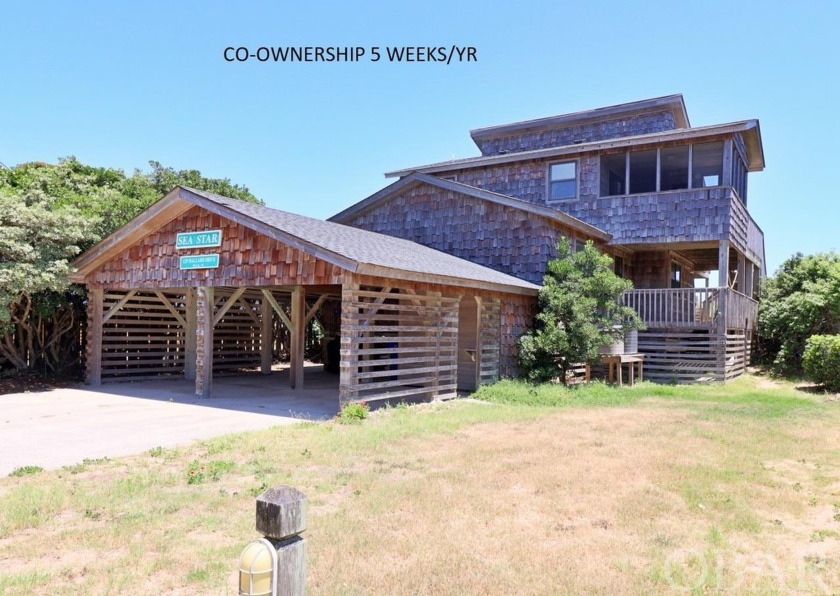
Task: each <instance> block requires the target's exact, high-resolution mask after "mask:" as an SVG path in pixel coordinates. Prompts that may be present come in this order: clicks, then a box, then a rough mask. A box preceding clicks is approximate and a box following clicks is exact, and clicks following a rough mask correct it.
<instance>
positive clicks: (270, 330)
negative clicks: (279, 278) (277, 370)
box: [260, 296, 274, 375]
mask: <svg viewBox="0 0 840 596" xmlns="http://www.w3.org/2000/svg"><path fill="white" fill-rule="evenodd" d="M260 321H261V323H262V325H261V330H260V372H261V373H262V374H264V375H268V374H271V355H272V347H273V346H274V325H273V321H272V320H271V304H269V302H268V300H266V298H265V296H263V298H262V300H261V304H260Z"/></svg>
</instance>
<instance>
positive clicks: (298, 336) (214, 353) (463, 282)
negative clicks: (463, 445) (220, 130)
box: [72, 187, 538, 401]
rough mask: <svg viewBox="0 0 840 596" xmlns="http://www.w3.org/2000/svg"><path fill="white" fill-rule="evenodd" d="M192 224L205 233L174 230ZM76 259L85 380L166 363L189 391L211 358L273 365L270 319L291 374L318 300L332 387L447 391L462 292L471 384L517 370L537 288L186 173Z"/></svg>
mask: <svg viewBox="0 0 840 596" xmlns="http://www.w3.org/2000/svg"><path fill="white" fill-rule="evenodd" d="M216 234H217V236H218V237H216V236H215V235H216ZM195 235H200V238H199V240H206V239H209V240H210V242H204V241H202V242H197V243H195V244H191V243H189V242H187V241H186V240H185V237H187V240H189V236H195ZM74 265H75V267H76V268H77V270H76V272H75V273H74V275H73V277H72V279H73V281H75V282H77V283H83V284H85V285H87V287H88V291H89V301H88V332H87V338H88V340H87V382H88V383H90V384H92V385H97V384H99V383H101V382H103V381H108V380H120V379H136V378H144V377H146V376H151V375H157V374H166V373H170V374H178V375H183V376H184V377H186V378H187V379H193V378H194V379H195V387H196V394H197V395H200V396H210V395H212V383H213V376H214V370H215V372H216V374H219V371H221V370H223V367H226V366H227V367H232V368H238V367H243V366H245V365H248V366H252V367H255V368H256V367H258V368H259V369H260V370H261V372H263V373H268V372H270V370H271V357H272V352H271V346H272V343H273V337H272V333H273V332H272V330H273V329H275V328H276V324H277V321H280V323H282V325H283V326H285V327H286V328H288V330H289V338H290V341H289V347H288V351H289V354H290V360H291V364H290V375H289V379H290V385H291V387H292V388H295V389H300V388H302V387H303V363H304V330H305V329H306V326H307V324H308V322H309V321H310V320H311V319H312V318H313V317H315V316H318V314H319V313H320V314H321V315H322V316H323V315H329V316H328V317H327V318H330V317H331V318H332V323H331V325H332V329H334V330H335V333H336V337H340V382H339V394H340V397H341V399H342V401H353V400H375V399H386V398H403V397H407V396H417V395H421V396H427V397H431V398H441V397H447V396H451V395H454V394H455V391H456V389H457V387H458V383H457V378H458V376H459V375H458V367H459V361H461V362H462V363H461V364H460V366H461V367H462V372H463V366H464V364H463V362H464V361H466V360H467V359H465V358H464V357H463V354H461V355H460V357H459V350H462V349H463V348H462V346H463V345H464V342H463V341H459V339H460V340H463V337H460V338H459V324H460V321H459V305H460V304H461V301H462V300H463V299H467V300H470V301H474V302H475V303H476V304H478V305H479V308H478V311H471V312H474V314H472V316H475V317H477V319H476V322H474V324H471V325H469V326H468V327H469V328H470V329H472V330H473V331H471V333H475V334H476V340H475V342H473V343H475V344H476V346H477V347H476V348H474V351H475V354H474V355H472V356H471V357H472V360H471V362H475V363H476V364H475V371H476V372H475V377H476V385H477V384H480V383H481V382H487V381H489V380H492V379H495V378H498V377H499V376H500V375H511V374H514V372H515V352H514V350H515V347H514V344H515V340H516V338H517V337H518V335H519V334H521V333H522V332H523V331H524V330H525V329H526V328H527V326H528V325H529V324H530V317H531V313H532V309H533V306H534V303H535V296H536V294H537V291H538V287H537V286H535V285H533V284H531V283H528V282H525V281H522V280H520V279H517V278H514V277H511V276H508V275H505V274H503V273H499V272H497V271H494V270H492V269H488V268H486V267H483V266H480V265H477V264H474V263H471V262H469V261H465V260H463V259H459V258H457V257H454V256H451V255H447V254H445V253H442V252H439V251H436V250H433V249H430V248H427V247H424V246H421V245H418V244H416V243H413V242H410V241H407V240H402V239H398V238H393V237H390V236H385V235H382V234H377V233H373V232H367V231H364V230H359V229H356V228H350V227H347V226H343V225H341V224H336V223H332V222H324V221H321V220H316V219H312V218H307V217H303V216H299V215H295V214H292V213H286V212H283V211H279V210H276V209H271V208H268V207H264V206H261V205H255V204H251V203H246V202H242V201H238V200H235V199H230V198H227V197H221V196H218V195H213V194H211V193H206V192H202V191H198V190H195V189H190V188H185V187H176V188H175V189H173V190H172V191H171V192H170V193H169V194H168V195H167V196H166V197H164V198H163V199H161V200H160V201H159V202H157V203H155V204H154V205H153V206H152V207H150V208H149V209H147V210H146V211H144V212H143V213H142V214H140V215H139V216H138V217H136V218H135V219H134V220H132V221H131V222H129V223H128V224H127V225H126V226H124V227H123V228H121V229H120V230H118V231H117V232H115V233H114V234H112V235H111V236H109V237H108V238H106V239H105V240H103V241H102V242H101V243H100V244H98V245H97V246H95V247H94V248H92V249H91V250H89V251H88V252H86V253H85V254H84V255H82V256H81V257H79V259H77V260H76V262H75V263H74ZM193 265H197V266H193ZM307 299H309V301H308V302H307ZM466 328H467V327H464V329H466ZM462 335H463V334H462ZM459 344H460V346H459ZM462 376H463V375H462Z"/></svg>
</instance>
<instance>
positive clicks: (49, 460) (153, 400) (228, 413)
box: [0, 367, 338, 476]
mask: <svg viewBox="0 0 840 596" xmlns="http://www.w3.org/2000/svg"><path fill="white" fill-rule="evenodd" d="M312 368H313V369H316V370H312V369H310V368H307V370H306V373H305V382H304V386H305V389H303V390H300V391H293V390H291V389H289V383H288V372H287V371H283V372H279V373H278V372H275V373H273V374H271V375H267V376H263V375H260V374H259V373H254V374H249V375H244V376H239V377H222V378H217V379H215V380H214V387H213V390H214V396H213V397H211V398H206V399H201V398H197V397H196V396H195V395H194V393H195V384H194V383H193V382H189V381H184V380H181V379H175V380H159V381H146V382H140V383H114V384H106V385H103V386H102V387H100V388H98V389H97V390H96V391H92V390H89V389H86V388H84V387H78V388H66V389H55V390H53V391H46V392H39V393H13V394H9V395H0V476H6V475H7V474H8V473H9V472H11V471H12V470H14V469H15V468H17V467H20V466H26V465H37V466H41V467H43V468H47V469H49V468H57V467H61V466H64V465H71V464H75V463H79V462H81V461H82V460H83V459H85V458H90V459H94V458H99V457H105V456H107V457H117V456H120V455H131V454H134V453H140V452H143V451H146V450H148V449H151V448H153V447H157V446H162V447H174V446H176V445H183V444H187V443H190V442H192V441H195V440H198V439H207V438H210V437H214V436H218V435H223V434H227V433H232V432H238V431H244V430H254V429H260V428H269V427H272V426H277V425H281V424H293V423H295V422H297V421H300V420H322V419H326V418H330V417H332V416H334V415H335V413H336V412H337V411H338V377H337V376H335V375H328V374H325V373H322V372H321V371H320V367H312Z"/></svg>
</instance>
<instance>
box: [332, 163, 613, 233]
mask: <svg viewBox="0 0 840 596" xmlns="http://www.w3.org/2000/svg"><path fill="white" fill-rule="evenodd" d="M421 184H428V185H430V186H435V187H437V188H442V189H445V190H451V191H453V192H457V193H460V194H464V195H468V196H470V197H474V198H476V199H481V200H482V201H488V202H490V203H495V204H497V205H503V206H505V207H511V208H513V209H519V210H522V211H526V212H528V213H531V214H533V215H538V216H540V217H545V218H546V219H551V220H553V221H556V222H559V223H562V224H565V225H567V226H569V227H571V228H574V229H576V230H579V231H581V232H583V233H585V234H587V235H589V236H592V237H593V238H598V239H599V240H603V241H605V242H609V241H610V240H611V239H612V236H611V235H610V234H608V233H607V232H604V231H603V230H600V229H598V228H596V227H595V226H593V225H590V224H588V223H586V222H583V221H581V220H579V219H577V218H576V217H572V216H571V215H568V214H566V213H563V212H562V211H558V210H557V209H551V208H550V207H543V206H542V205H537V204H536V203H530V202H528V201H523V200H521V199H517V198H514V197H510V196H508V195H503V194H500V193H497V192H491V191H489V190H484V189H481V188H476V187H475V186H470V185H468V184H463V183H461V182H455V181H453V180H444V179H443V178H438V177H436V176H429V175H428V174H422V173H420V172H413V173H411V174H409V175H408V176H405V177H403V178H400V179H399V180H397V181H396V182H394V183H393V184H390V185H388V186H386V187H385V188H383V189H382V190H380V191H379V192H376V193H374V194H372V195H370V196H369V197H368V198H366V199H363V200H361V201H359V202H358V203H356V204H355V205H351V206H350V207H348V208H347V209H345V210H344V211H341V212H340V213H336V214H335V215H333V216H332V217H330V218H329V219H328V220H327V221H334V222H338V223H343V222H346V221H348V220H349V219H350V218H351V217H353V216H355V215H360V214H362V213H364V212H366V211H368V210H370V209H373V208H374V207H376V206H377V205H379V204H381V203H383V202H385V201H387V200H388V199H391V198H393V197H394V196H396V195H398V194H400V193H402V192H405V191H407V190H411V189H412V188H415V187H417V186H420V185H421Z"/></svg>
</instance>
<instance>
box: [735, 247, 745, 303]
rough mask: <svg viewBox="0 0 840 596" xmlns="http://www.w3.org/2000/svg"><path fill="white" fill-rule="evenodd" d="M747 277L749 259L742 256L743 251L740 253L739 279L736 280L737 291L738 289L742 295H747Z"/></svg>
mask: <svg viewBox="0 0 840 596" xmlns="http://www.w3.org/2000/svg"><path fill="white" fill-rule="evenodd" d="M746 275H747V258H746V257H745V256H744V255H743V254H741V251H738V279H737V280H736V284H735V289H737V290H738V291H739V292H741V293H742V294H746V293H747V287H746V285H745V281H746V280H745V277H746Z"/></svg>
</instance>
